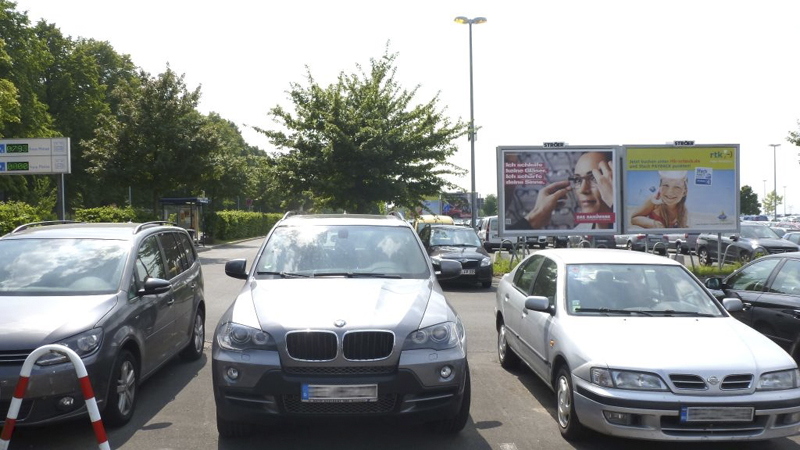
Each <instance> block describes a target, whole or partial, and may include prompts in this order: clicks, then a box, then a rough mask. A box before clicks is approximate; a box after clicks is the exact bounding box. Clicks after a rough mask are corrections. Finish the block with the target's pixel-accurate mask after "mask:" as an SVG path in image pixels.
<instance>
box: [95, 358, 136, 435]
mask: <svg viewBox="0 0 800 450" xmlns="http://www.w3.org/2000/svg"><path fill="white" fill-rule="evenodd" d="M137 370H138V364H137V360H136V358H135V357H134V356H133V354H131V352H129V351H127V350H123V351H121V352H120V354H119V355H118V356H117V360H116V361H114V368H113V369H112V372H111V377H112V378H111V384H110V385H109V388H108V391H109V392H108V399H107V402H108V407H107V408H106V409H105V411H104V413H103V422H105V423H107V424H108V425H109V426H112V427H113V426H121V425H124V424H126V423H128V421H129V420H131V417H133V412H134V410H135V409H136V385H137V384H138V382H139V380H138V378H137V376H138V374H137V373H136V371H137Z"/></svg>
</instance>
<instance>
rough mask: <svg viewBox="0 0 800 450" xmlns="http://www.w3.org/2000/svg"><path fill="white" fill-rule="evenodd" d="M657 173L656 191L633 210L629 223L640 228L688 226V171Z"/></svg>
mask: <svg viewBox="0 0 800 450" xmlns="http://www.w3.org/2000/svg"><path fill="white" fill-rule="evenodd" d="M658 175H659V178H660V179H659V186H658V191H656V193H655V194H654V195H651V196H650V197H648V198H647V200H645V201H644V204H643V205H642V206H641V207H639V209H637V210H636V211H634V212H633V214H632V215H631V225H637V226H640V227H642V228H688V222H689V217H688V216H689V213H688V211H687V210H686V195H687V194H688V192H689V180H688V173H687V172H686V171H684V170H671V171H659V172H658Z"/></svg>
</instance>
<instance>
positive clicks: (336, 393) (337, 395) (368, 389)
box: [300, 383, 378, 403]
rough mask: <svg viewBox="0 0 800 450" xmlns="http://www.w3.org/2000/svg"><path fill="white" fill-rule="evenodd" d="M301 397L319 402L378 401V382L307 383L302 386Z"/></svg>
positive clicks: (307, 400)
mask: <svg viewBox="0 0 800 450" xmlns="http://www.w3.org/2000/svg"><path fill="white" fill-rule="evenodd" d="M300 399H301V400H302V401H304V402H317V403H354V402H376V401H378V385H377V384H347V385H323V384H306V383H303V384H302V386H301V394H300Z"/></svg>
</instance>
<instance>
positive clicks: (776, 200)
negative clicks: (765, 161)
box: [769, 144, 781, 222]
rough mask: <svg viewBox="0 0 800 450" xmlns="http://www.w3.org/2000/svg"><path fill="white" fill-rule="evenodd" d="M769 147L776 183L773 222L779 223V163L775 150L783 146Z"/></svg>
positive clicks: (774, 145) (773, 193) (773, 192)
mask: <svg viewBox="0 0 800 450" xmlns="http://www.w3.org/2000/svg"><path fill="white" fill-rule="evenodd" d="M769 145H770V147H772V178H773V180H772V181H773V182H774V183H775V185H774V186H775V187H774V189H775V190H773V191H772V196H773V197H774V198H775V200H774V202H773V203H774V206H775V211H774V212H773V213H772V220H773V221H775V222H777V221H778V163H777V158H776V157H775V155H776V154H775V149H776V148H777V147H780V146H781V144H769Z"/></svg>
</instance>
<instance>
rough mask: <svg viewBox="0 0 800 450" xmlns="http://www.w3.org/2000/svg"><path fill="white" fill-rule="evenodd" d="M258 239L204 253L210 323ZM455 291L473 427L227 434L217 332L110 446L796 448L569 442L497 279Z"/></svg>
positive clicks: (310, 426)
mask: <svg viewBox="0 0 800 450" xmlns="http://www.w3.org/2000/svg"><path fill="white" fill-rule="evenodd" d="M259 243H260V241H259V240H253V241H248V242H244V243H240V244H236V245H230V246H224V247H218V248H214V249H209V250H207V251H203V252H201V253H200V256H201V262H202V264H203V271H204V275H205V277H206V284H207V292H206V298H207V299H208V303H209V305H208V318H207V328H208V329H213V327H214V325H215V324H216V321H217V320H218V318H219V317H220V315H221V314H222V312H223V311H224V309H225V308H226V307H227V306H228V305H229V304H230V302H231V301H232V299H233V296H234V295H235V294H236V292H238V290H239V289H240V287H241V281H237V280H234V279H232V278H229V277H227V276H225V275H224V268H223V266H224V262H225V261H227V260H228V259H232V258H240V257H244V258H248V260H249V261H252V258H253V256H254V254H255V251H256V249H257V246H258V244H259ZM444 287H445V291H446V294H447V296H448V299H449V300H450V301H451V303H452V304H453V305H454V306H455V308H456V309H457V310H458V311H459V314H460V315H461V317H462V319H463V320H464V324H465V327H466V329H467V333H468V339H469V360H470V367H471V371H472V374H473V398H472V407H471V413H470V419H469V421H468V423H467V426H466V428H465V429H464V431H462V432H461V433H460V434H458V435H456V436H443V435H439V434H436V433H434V432H432V431H430V430H429V429H428V428H427V427H426V426H424V425H423V424H416V423H394V422H392V421H363V420H358V421H324V422H321V421H314V422H294V423H289V424H287V425H286V426H281V427H272V428H264V429H263V430H262V431H261V432H259V433H258V434H256V435H254V436H252V437H250V438H246V439H226V440H220V439H219V438H218V436H217V431H216V427H215V408H214V399H213V395H212V392H211V371H210V365H211V363H210V343H209V342H208V340H209V339H210V334H209V335H207V338H206V340H207V343H206V350H205V354H204V357H203V358H201V359H200V360H198V361H195V362H190V363H183V362H181V361H178V360H175V361H172V362H170V363H169V364H168V365H167V366H166V367H165V368H164V369H163V370H161V371H160V372H158V373H157V374H156V375H155V376H154V377H153V378H151V379H149V380H148V381H147V382H145V383H144V384H143V385H142V386H141V389H140V398H139V402H140V403H139V404H138V407H137V411H136V413H135V415H134V417H133V420H132V421H131V422H130V423H129V424H127V425H126V426H123V427H121V428H118V429H111V430H109V442H110V444H111V446H112V448H121V449H148V450H151V449H189V448H191V449H198V450H199V449H249V448H253V449H255V448H264V445H265V442H269V447H270V448H278V449H316V448H333V449H373V448H389V449H406V448H419V449H441V448H454V449H455V448H458V449H497V450H512V449H534V448H547V449H570V448H578V449H607V448H616V449H640V448H642V447H643V446H644V445H647V446H648V447H651V448H655V449H669V448H679V447H678V446H680V448H690V449H707V448H714V449H731V448H744V449H756V448H757V449H798V448H800V444H798V443H799V442H800V439H799V438H797V437H793V438H791V439H778V440H774V441H769V442H767V443H752V444H737V445H736V446H735V447H733V446H731V445H730V444H715V445H708V444H702V443H700V444H692V445H686V444H666V443H657V444H652V443H643V442H640V441H629V440H621V439H615V438H610V437H605V436H600V435H592V436H591V438H590V439H588V440H586V441H585V442H581V443H577V444H572V443H568V442H566V441H564V440H563V439H562V438H561V436H560V434H559V432H558V429H557V426H556V423H555V418H554V417H555V408H554V405H555V400H554V394H553V392H552V391H550V390H549V389H548V388H547V387H546V386H545V385H544V384H543V383H542V382H541V380H539V378H537V377H536V376H535V375H534V374H533V373H532V372H531V371H530V370H529V369H527V368H520V369H518V370H515V371H513V372H507V371H505V370H503V369H502V368H501V367H500V365H499V364H498V361H497V354H496V350H495V342H496V332H495V329H494V326H493V325H494V322H493V308H494V288H492V289H489V290H484V289H481V288H480V287H478V286H475V287H465V286H458V285H445V286H444ZM10 448H11V449H77V448H81V449H83V448H87V449H88V448H96V441H95V438H94V435H93V433H92V429H91V427H90V425H89V421H88V419H84V420H76V421H72V422H69V423H64V424H57V425H53V426H48V427H37V428H18V429H17V430H16V431H15V434H14V436H13V438H12V440H11V444H10Z"/></svg>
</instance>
